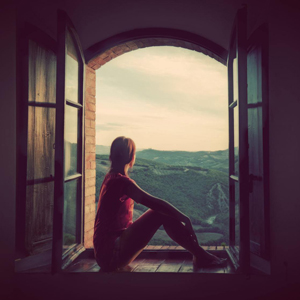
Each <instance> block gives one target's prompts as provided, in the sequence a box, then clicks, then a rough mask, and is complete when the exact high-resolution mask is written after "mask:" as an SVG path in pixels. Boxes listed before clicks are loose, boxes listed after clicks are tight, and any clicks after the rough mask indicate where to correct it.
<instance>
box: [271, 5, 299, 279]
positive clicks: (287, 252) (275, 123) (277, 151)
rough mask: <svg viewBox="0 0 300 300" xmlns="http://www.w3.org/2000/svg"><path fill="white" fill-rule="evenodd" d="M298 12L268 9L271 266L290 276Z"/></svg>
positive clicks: (294, 236)
mask: <svg viewBox="0 0 300 300" xmlns="http://www.w3.org/2000/svg"><path fill="white" fill-rule="evenodd" d="M299 16H300V10H299V8H297V6H296V5H295V6H291V5H290V4H283V3H282V1H276V3H273V5H272V6H271V8H270V23H269V28H270V32H269V35H270V37H269V42H270V44H269V98H270V205H271V217H270V218H271V251H272V253H271V254H272V256H271V269H272V273H274V274H282V275H283V274H289V275H290V276H292V274H297V273H298V272H299V267H300V257H299V251H300V241H299V237H300V218H299V212H300V185H299V169H300V157H299V153H300V139H299V128H300V118H299V112H300V92H299V82H300V75H299V74H300V73H299V67H300V57H299V52H300V42H299V28H300V18H299Z"/></svg>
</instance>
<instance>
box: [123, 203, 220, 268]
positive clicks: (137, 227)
mask: <svg viewBox="0 0 300 300" xmlns="http://www.w3.org/2000/svg"><path fill="white" fill-rule="evenodd" d="M161 225H163V226H164V228H165V230H166V232H167V234H168V235H169V236H170V237H171V238H172V239H173V240H174V241H175V242H176V243H178V244H179V245H181V246H182V247H184V248H185V249H187V250H188V251H189V252H191V253H192V254H193V255H194V257H195V259H196V260H197V261H200V262H201V261H202V262H203V261H207V262H208V261H214V260H218V258H217V257H216V256H214V255H211V254H209V253H208V252H207V251H205V250H204V249H203V248H201V247H200V246H199V245H198V243H196V242H195V241H193V239H192V237H191V236H190V235H189V233H188V231H187V230H186V228H185V226H184V225H183V224H182V223H181V222H179V221H177V220H175V219H173V218H170V217H168V216H166V215H163V214H161V213H158V212H156V211H153V210H152V209H149V210H147V211H146V212H145V213H144V214H143V215H142V216H140V217H139V218H138V219H137V220H136V221H135V222H134V223H133V224H132V225H131V226H129V227H128V228H127V229H126V230H125V231H124V232H123V233H122V235H121V238H120V266H119V267H123V266H126V265H128V264H129V263H130V262H131V261H133V260H134V259H135V258H136V257H137V256H138V254H139V253H140V252H141V251H142V250H143V249H144V248H145V247H146V246H147V244H148V242H149V241H150V240H151V238H152V237H153V235H154V234H155V232H156V231H157V230H158V228H159V227H160V226H161Z"/></svg>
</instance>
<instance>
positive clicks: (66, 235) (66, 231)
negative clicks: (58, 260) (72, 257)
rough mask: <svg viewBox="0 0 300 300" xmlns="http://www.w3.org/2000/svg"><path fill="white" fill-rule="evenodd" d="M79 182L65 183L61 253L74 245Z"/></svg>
mask: <svg viewBox="0 0 300 300" xmlns="http://www.w3.org/2000/svg"><path fill="white" fill-rule="evenodd" d="M78 182H79V180H72V181H68V182H66V183H65V194H64V195H65V196H64V220H63V251H64V250H66V249H67V248H69V246H70V245H73V244H76V223H77V222H76V219H77V218H76V211H77V197H78V195H79V193H78Z"/></svg>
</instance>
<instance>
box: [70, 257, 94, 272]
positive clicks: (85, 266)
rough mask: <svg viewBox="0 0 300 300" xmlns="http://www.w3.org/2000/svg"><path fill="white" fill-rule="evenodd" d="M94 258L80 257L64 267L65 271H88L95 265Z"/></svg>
mask: <svg viewBox="0 0 300 300" xmlns="http://www.w3.org/2000/svg"><path fill="white" fill-rule="evenodd" d="M95 263H96V262H95V260H94V259H91V258H84V259H80V260H78V261H77V262H75V263H73V264H71V265H70V266H69V267H68V268H66V270H65V271H66V272H88V271H89V270H90V269H91V268H93V267H94V266H95Z"/></svg>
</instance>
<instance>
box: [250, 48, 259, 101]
mask: <svg viewBox="0 0 300 300" xmlns="http://www.w3.org/2000/svg"><path fill="white" fill-rule="evenodd" d="M247 75H248V77H247V83H248V91H247V94H248V97H247V98H248V104H254V103H260V102H262V86H261V85H262V69H261V49H260V48H259V47H255V48H252V49H251V50H250V52H249V53H248V55H247Z"/></svg>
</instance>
